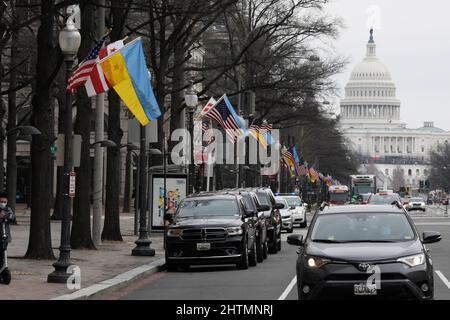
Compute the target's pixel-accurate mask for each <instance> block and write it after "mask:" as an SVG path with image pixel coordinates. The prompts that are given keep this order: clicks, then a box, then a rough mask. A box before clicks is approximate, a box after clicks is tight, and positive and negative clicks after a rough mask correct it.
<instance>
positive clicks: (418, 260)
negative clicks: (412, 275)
mask: <svg viewBox="0 0 450 320" xmlns="http://www.w3.org/2000/svg"><path fill="white" fill-rule="evenodd" d="M397 262H401V263H404V264H407V265H408V266H410V267H416V266H420V265H421V264H424V263H425V255H424V254H423V253H420V254H415V255H413V256H408V257H403V258H398V259H397Z"/></svg>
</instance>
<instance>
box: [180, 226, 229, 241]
mask: <svg viewBox="0 0 450 320" xmlns="http://www.w3.org/2000/svg"><path fill="white" fill-rule="evenodd" d="M226 236H227V232H226V230H225V229H224V228H193V229H184V230H183V234H182V236H181V238H182V239H183V240H188V241H189V240H190V241H206V240H207V241H214V240H224V239H225V238H226Z"/></svg>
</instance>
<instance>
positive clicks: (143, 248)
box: [131, 125, 161, 257]
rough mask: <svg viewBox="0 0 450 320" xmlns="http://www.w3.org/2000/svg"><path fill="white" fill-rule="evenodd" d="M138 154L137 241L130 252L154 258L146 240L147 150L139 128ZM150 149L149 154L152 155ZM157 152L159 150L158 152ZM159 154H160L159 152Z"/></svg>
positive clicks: (149, 242) (143, 131) (153, 251)
mask: <svg viewBox="0 0 450 320" xmlns="http://www.w3.org/2000/svg"><path fill="white" fill-rule="evenodd" d="M140 130H141V132H140V136H141V143H140V153H139V175H140V177H139V239H137V240H136V241H135V243H136V247H135V248H133V250H132V251H131V255H133V256H148V257H149V256H154V255H155V249H153V248H150V244H151V243H152V242H151V241H150V239H149V238H148V228H147V163H148V162H147V152H146V151H147V150H146V144H147V139H146V130H145V127H144V126H142V125H141V126H140ZM152 150H154V149H150V152H149V154H150V155H151V154H152ZM158 151H159V150H158ZM159 154H161V152H159Z"/></svg>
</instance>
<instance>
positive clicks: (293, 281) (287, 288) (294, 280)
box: [278, 276, 297, 300]
mask: <svg viewBox="0 0 450 320" xmlns="http://www.w3.org/2000/svg"><path fill="white" fill-rule="evenodd" d="M296 283H297V276H295V277H294V279H292V280H291V282H290V283H289V284H288V286H287V287H286V290H284V292H283V293H282V294H281V296H280V297H279V298H278V300H285V299H286V297H287V296H288V295H289V293H291V290H292V288H293V287H294V286H295V284H296Z"/></svg>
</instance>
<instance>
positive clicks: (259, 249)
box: [256, 238, 264, 263]
mask: <svg viewBox="0 0 450 320" xmlns="http://www.w3.org/2000/svg"><path fill="white" fill-rule="evenodd" d="M257 242H258V243H257V245H256V261H257V262H258V263H261V262H263V261H264V247H263V244H262V243H261V238H259V239H258V241H257Z"/></svg>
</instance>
